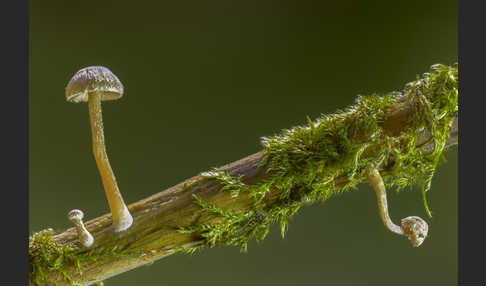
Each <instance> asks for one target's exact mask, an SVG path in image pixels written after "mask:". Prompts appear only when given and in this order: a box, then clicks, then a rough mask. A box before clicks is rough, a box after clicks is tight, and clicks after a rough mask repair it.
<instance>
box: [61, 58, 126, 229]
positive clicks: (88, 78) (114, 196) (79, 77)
mask: <svg viewBox="0 0 486 286" xmlns="http://www.w3.org/2000/svg"><path fill="white" fill-rule="evenodd" d="M122 95H123V85H122V83H121V82H120V80H119V79H118V78H117V77H116V76H115V75H114V74H113V73H112V72H111V71H110V70H109V69H107V68H106V67H102V66H91V67H86V68H83V69H81V70H79V71H78V72H77V73H76V74H75V75H74V76H73V77H72V78H71V80H70V81H69V83H68V85H67V87H66V100H67V101H70V102H86V101H87V102H88V106H89V118H90V122H91V133H92V137H93V154H94V157H95V160H96V164H97V165H98V170H99V172H100V175H101V180H102V182H103V186H104V189H105V194H106V199H107V200H108V205H109V206H110V211H111V216H112V218H113V225H114V229H115V232H119V231H123V230H126V229H128V228H129V227H130V226H131V225H132V222H133V218H132V216H131V214H130V212H129V211H128V208H127V206H126V205H125V202H124V201H123V197H122V195H121V193H120V190H119V189H118V185H117V183H116V178H115V174H114V173H113V170H112V169H111V165H110V162H109V161H108V155H107V154H106V147H105V137H104V134H103V118H102V115H101V101H103V100H116V99H119V98H120V97H122Z"/></svg>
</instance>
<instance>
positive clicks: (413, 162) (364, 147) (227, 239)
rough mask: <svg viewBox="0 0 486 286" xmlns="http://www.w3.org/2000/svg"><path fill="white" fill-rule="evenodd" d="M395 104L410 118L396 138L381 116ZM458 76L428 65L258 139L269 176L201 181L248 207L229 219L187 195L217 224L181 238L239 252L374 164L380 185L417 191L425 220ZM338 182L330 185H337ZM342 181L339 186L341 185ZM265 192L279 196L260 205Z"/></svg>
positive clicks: (216, 174)
mask: <svg viewBox="0 0 486 286" xmlns="http://www.w3.org/2000/svg"><path fill="white" fill-rule="evenodd" d="M398 97H402V98H403V99H405V100H404V102H403V103H401V104H402V105H404V104H407V105H409V106H411V114H412V116H410V117H409V119H408V120H407V122H406V128H405V130H404V131H403V132H400V133H399V134H390V132H386V130H385V129H386V128H385V126H383V122H384V119H385V118H384V117H385V114H386V113H385V111H386V110H387V109H391V108H397V107H398V106H399V105H400V103H397V102H396V99H397V98H398ZM457 101H458V70H457V64H455V65H453V66H445V65H434V66H432V67H431V72H430V73H425V74H423V76H422V77H419V78H417V80H416V81H414V82H411V83H409V84H407V85H406V86H405V88H404V89H403V90H402V91H400V92H391V93H389V94H385V95H383V96H378V95H372V96H360V97H358V99H357V101H356V104H355V105H354V106H352V107H350V108H348V109H346V110H344V111H339V112H337V113H336V114H332V115H325V116H322V117H321V118H319V119H317V120H316V121H311V120H310V119H307V125H305V126H298V127H294V128H292V129H288V130H283V132H282V133H281V134H280V135H277V136H273V137H264V138H262V145H263V147H264V159H263V160H262V162H261V167H262V168H266V171H267V172H268V174H269V178H268V179H267V180H266V181H264V182H262V183H259V184H256V185H247V184H245V183H243V182H242V178H232V177H231V176H230V175H229V174H226V173H224V172H220V171H213V172H206V173H203V174H202V175H203V176H205V177H206V178H207V179H209V180H217V181H218V182H219V183H220V184H222V186H223V188H222V191H229V192H230V193H231V195H232V196H233V197H237V196H239V195H240V194H241V193H242V192H247V193H248V194H249V195H250V196H251V197H252V198H253V199H254V205H253V207H252V208H251V209H250V210H249V211H247V212H244V213H242V214H232V213H230V212H227V211H225V210H223V209H220V208H218V207H217V206H214V205H211V204H209V203H207V202H205V201H203V200H202V199H200V198H199V197H197V196H195V202H196V203H197V204H198V205H199V206H200V207H201V208H202V209H204V210H205V211H206V213H208V214H212V215H215V216H217V217H219V218H220V220H218V222H217V223H215V224H211V225H206V224H200V225H195V226H189V227H184V228H181V229H180V232H182V233H199V234H200V235H201V237H202V238H204V240H205V242H206V245H208V246H210V247H211V246H214V245H237V246H240V248H241V249H242V250H243V251H246V249H247V244H248V241H249V240H250V239H251V238H253V237H255V238H256V239H257V240H258V241H262V240H263V239H264V238H265V236H266V235H267V234H268V231H269V228H270V225H271V224H273V223H274V222H277V221H279V222H280V227H281V234H282V237H284V235H285V231H286V229H287V224H288V220H289V219H290V218H291V217H292V216H293V215H294V214H295V213H296V212H297V211H298V210H299V209H300V207H301V206H302V205H304V204H306V203H315V202H324V201H325V200H327V199H328V198H329V197H331V196H333V195H335V194H338V193H340V192H345V191H348V190H350V189H352V188H355V187H356V185H357V184H358V183H360V182H361V181H362V180H363V177H364V171H365V167H366V166H367V165H368V164H370V163H373V164H374V165H375V166H381V169H382V170H383V171H382V174H381V175H382V177H383V178H384V180H385V182H386V184H387V186H388V187H396V189H397V190H400V189H404V188H406V187H409V186H411V185H412V184H419V185H421V186H422V195H423V197H424V203H425V208H426V210H427V212H428V214H429V215H430V211H429V209H428V206H427V203H426V199H425V193H426V192H427V191H428V190H429V189H430V187H431V181H432V177H433V175H434V171H435V169H436V166H437V164H438V163H439V161H440V158H441V156H442V152H443V150H444V146H445V142H446V139H447V137H448V135H449V126H450V125H451V123H452V121H453V119H454V117H455V116H456V115H457V111H458V105H457ZM423 130H425V131H428V132H429V133H430V134H431V135H432V138H431V140H430V142H429V143H432V142H433V150H432V152H424V148H425V146H427V145H428V144H424V145H422V146H421V147H417V146H416V140H417V134H418V133H419V132H420V131H423ZM342 178H346V180H344V181H343V183H342V184H340V185H336V182H337V181H338V180H339V179H342ZM341 181H342V180H341ZM271 190H277V191H278V193H279V194H280V196H279V198H278V199H277V201H275V202H272V203H271V204H266V203H265V197H266V195H267V194H268V193H269V192H270V191H271Z"/></svg>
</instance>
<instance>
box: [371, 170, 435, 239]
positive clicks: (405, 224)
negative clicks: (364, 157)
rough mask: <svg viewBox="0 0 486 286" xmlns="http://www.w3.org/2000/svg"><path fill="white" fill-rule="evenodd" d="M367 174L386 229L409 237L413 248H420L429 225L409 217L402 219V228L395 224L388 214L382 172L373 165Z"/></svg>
mask: <svg viewBox="0 0 486 286" xmlns="http://www.w3.org/2000/svg"><path fill="white" fill-rule="evenodd" d="M366 173H367V177H368V181H369V182H370V183H371V185H372V186H373V189H374V190H375V193H376V198H377V200H378V209H379V210H380V217H381V220H382V221H383V224H384V225H385V227H386V228H388V229H389V230H390V231H392V232H394V233H397V234H400V235H405V236H408V239H409V240H410V242H411V243H412V245H413V246H415V247H418V246H420V245H421V244H422V242H423V241H424V240H425V238H426V237H427V232H428V225H427V223H426V222H425V221H424V220H423V219H422V218H420V217H417V216H409V217H406V218H403V219H402V221H401V223H402V225H401V226H398V225H396V224H394V223H393V222H392V220H391V219H390V215H389V213H388V202H387V198H386V188H385V183H384V182H383V179H382V177H381V175H380V172H379V171H378V169H376V168H375V167H374V166H373V165H372V164H370V165H368V167H367V170H366Z"/></svg>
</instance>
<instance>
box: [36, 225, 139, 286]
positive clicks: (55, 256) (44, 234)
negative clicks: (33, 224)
mask: <svg viewBox="0 0 486 286" xmlns="http://www.w3.org/2000/svg"><path fill="white" fill-rule="evenodd" d="M53 235H55V232H54V231H53V230H52V229H46V230H43V231H40V232H37V233H35V234H33V235H31V236H30V237H29V267H30V269H29V280H30V281H31V282H32V283H33V284H34V285H42V282H46V281H48V282H51V283H53V284H54V285H57V284H58V283H57V282H56V281H52V280H50V278H49V275H48V273H49V272H58V273H60V274H61V275H62V277H63V278H64V279H66V280H67V281H69V283H70V284H71V285H73V286H77V285H80V284H79V283H78V282H77V281H75V280H74V279H73V277H72V276H71V275H69V274H68V272H66V271H65V269H66V267H67V266H74V267H75V269H77V270H78V271H79V273H80V274H82V273H83V269H82V265H83V263H84V262H87V261H99V260H101V259H104V258H113V257H133V256H134V255H135V254H132V253H129V252H126V251H121V250H119V249H118V248H116V247H114V248H110V249H104V250H97V251H95V250H92V251H91V250H90V251H80V249H79V248H78V247H76V246H74V245H72V244H64V245H61V244H59V243H56V242H54V241H52V236H53Z"/></svg>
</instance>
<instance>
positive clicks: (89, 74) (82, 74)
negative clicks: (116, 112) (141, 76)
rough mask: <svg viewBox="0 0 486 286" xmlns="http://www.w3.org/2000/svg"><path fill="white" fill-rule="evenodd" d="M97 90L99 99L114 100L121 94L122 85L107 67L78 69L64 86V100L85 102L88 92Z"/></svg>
mask: <svg viewBox="0 0 486 286" xmlns="http://www.w3.org/2000/svg"><path fill="white" fill-rule="evenodd" d="M94 92H98V93H99V94H101V100H116V99H118V98H120V97H122V96H123V85H122V83H121V82H120V80H119V79H118V78H117V77H116V75H115V74H113V73H112V72H111V71H110V70H109V69H108V68H106V67H103V66H91V67H86V68H83V69H80V70H79V71H78V72H77V73H76V74H75V75H74V76H73V77H72V78H71V80H70V81H69V83H68V85H67V86H66V100H67V101H70V102H86V101H88V96H89V94H90V93H94Z"/></svg>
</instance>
